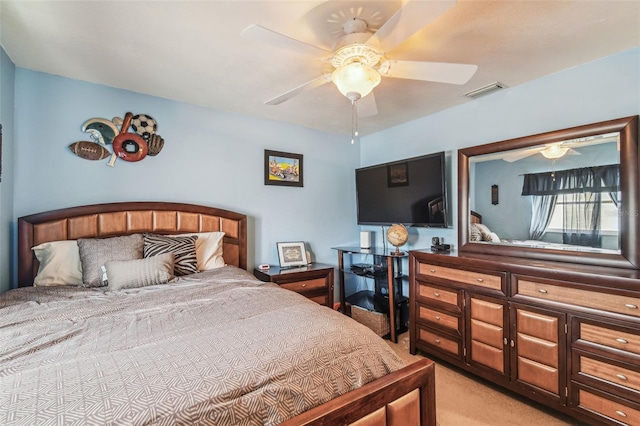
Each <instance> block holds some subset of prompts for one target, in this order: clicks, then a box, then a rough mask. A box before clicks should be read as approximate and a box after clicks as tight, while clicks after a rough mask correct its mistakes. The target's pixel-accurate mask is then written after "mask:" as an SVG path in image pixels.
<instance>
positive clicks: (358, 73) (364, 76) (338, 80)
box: [331, 62, 381, 100]
mask: <svg viewBox="0 0 640 426" xmlns="http://www.w3.org/2000/svg"><path fill="white" fill-rule="evenodd" d="M331 80H332V81H333V83H334V84H335V85H336V86H337V87H338V90H339V91H340V93H342V94H343V95H344V96H346V97H347V98H348V99H350V100H353V99H352V98H353V96H354V95H353V94H354V93H355V94H358V95H359V96H358V99H359V98H364V97H365V96H367V95H368V94H369V93H371V91H372V90H373V89H374V88H375V87H376V86H377V85H378V84H380V80H381V77H380V73H378V71H376V70H374V69H373V68H371V67H369V66H367V65H364V64H361V63H360V62H353V63H350V64H347V65H345V66H342V67H340V68H337V69H336V70H335V71H334V72H333V73H332V74H331Z"/></svg>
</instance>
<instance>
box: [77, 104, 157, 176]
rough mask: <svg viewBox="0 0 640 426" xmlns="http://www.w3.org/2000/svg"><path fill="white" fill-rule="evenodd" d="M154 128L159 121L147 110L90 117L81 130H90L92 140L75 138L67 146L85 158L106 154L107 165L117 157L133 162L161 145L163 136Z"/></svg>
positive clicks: (111, 164) (101, 156)
mask: <svg viewBox="0 0 640 426" xmlns="http://www.w3.org/2000/svg"><path fill="white" fill-rule="evenodd" d="M157 130H158V123H157V122H156V120H155V119H154V118H153V117H151V116H150V115H148V114H135V115H134V114H132V113H130V112H127V113H126V114H125V115H124V118H120V117H113V118H112V119H111V120H108V119H106V118H97V117H96V118H90V119H88V120H87V121H85V122H84V124H83V125H82V131H83V132H85V133H89V138H90V139H91V141H78V142H74V143H72V144H71V145H69V149H70V150H71V152H72V153H73V154H74V155H76V156H78V157H80V158H84V159H86V160H94V161H95V160H101V159H104V158H107V157H109V161H108V162H107V166H111V167H113V166H115V163H116V161H117V160H118V159H121V160H123V161H129V162H135V161H140V160H142V159H143V158H145V157H146V156H147V155H149V156H151V157H153V156H156V155H158V154H159V153H160V151H161V150H162V148H163V147H164V139H163V138H162V137H161V136H160V135H159V134H158V133H157ZM109 146H111V150H109V149H108V147H109Z"/></svg>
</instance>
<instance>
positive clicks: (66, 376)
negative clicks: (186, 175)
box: [0, 202, 436, 426]
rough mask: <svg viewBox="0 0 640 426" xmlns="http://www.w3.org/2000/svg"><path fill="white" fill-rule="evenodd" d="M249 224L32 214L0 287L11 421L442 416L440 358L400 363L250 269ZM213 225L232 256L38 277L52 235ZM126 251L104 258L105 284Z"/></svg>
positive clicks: (392, 421)
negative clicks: (158, 274) (91, 283)
mask: <svg viewBox="0 0 640 426" xmlns="http://www.w3.org/2000/svg"><path fill="white" fill-rule="evenodd" d="M246 225H247V218H246V216H245V215H242V214H239V213H236V212H231V211H227V210H223V209H217V208H212V207H206V206H198V205H192V204H180V203H159V202H158V203H156V202H137V203H111V204H100V205H91V206H82V207H73V208H68V209H63V210H57V211H51V212H45V213H39V214H35V215H31V216H25V217H22V218H20V219H19V220H18V286H19V288H18V289H15V290H11V291H9V292H7V293H5V294H3V295H1V296H0V309H1V310H2V315H0V348H1V349H0V423H2V424H7V425H18V424H63V423H64V424H219V425H224V424H232V425H235V424H246V425H253V424H284V425H306V424H308V425H336V424H357V425H369V424H371V425H374V424H375V425H378V424H380V425H382V424H386V425H407V426H409V425H435V424H436V416H435V382H434V381H435V377H434V365H433V362H431V361H429V360H426V359H425V360H422V361H420V362H416V363H413V364H411V365H408V366H403V365H404V364H403V363H402V361H401V360H400V359H399V358H398V357H397V355H395V354H394V353H393V351H391V350H390V348H389V346H388V345H387V343H386V342H384V341H383V340H382V339H380V338H379V337H378V336H377V335H375V334H374V333H373V332H372V331H370V330H369V329H367V328H366V327H364V326H362V325H360V324H358V323H356V322H355V321H353V320H351V319H349V318H348V317H345V316H344V315H342V314H340V313H338V312H336V311H333V310H331V309H329V308H327V307H323V306H321V305H318V304H316V303H315V302H312V301H310V300H308V299H306V298H304V297H302V296H300V295H298V294H296V293H294V292H291V291H288V290H285V289H282V288H280V287H279V286H277V285H275V284H271V283H263V282H261V281H258V280H257V279H255V278H253V276H251V275H250V274H249V273H248V272H247V271H246V268H247V226H246ZM217 232H224V237H223V238H222V239H221V241H220V243H219V244H220V245H221V247H222V248H223V250H222V252H223V255H222V256H223V258H224V259H223V261H224V262H223V265H224V266H219V267H216V268H214V269H211V270H205V271H202V272H198V273H194V274H187V275H183V276H181V277H177V278H174V279H172V280H171V281H169V282H168V283H163V284H159V285H147V286H143V287H135V286H134V287H132V288H127V287H125V288H122V289H117V288H116V289H114V290H109V288H110V287H107V289H105V287H92V288H85V287H84V286H78V285H75V286H69V285H63V286H57V285H52V286H41V285H38V286H33V283H34V278H35V277H36V276H37V275H38V271H39V267H40V265H39V264H38V260H37V259H36V257H35V256H34V252H33V251H32V250H31V248H32V247H35V246H39V245H41V244H43V243H49V242H65V241H66V242H68V241H74V240H78V241H82V240H83V239H89V240H91V241H106V239H109V238H112V237H123V236H136V238H137V235H139V234H140V233H143V234H144V233H149V234H153V235H171V236H175V235H183V234H186V235H189V234H197V235H203V234H205V233H217ZM145 243H146V240H145ZM165 255H166V254H165ZM163 256H164V255H163ZM171 256H172V257H171V259H172V260H173V259H174V258H173V254H171ZM154 259H155V257H154ZM144 261H145V262H146V260H144ZM123 262H124V261H114V262H108V263H107V265H108V266H109V268H108V269H107V270H106V272H107V273H106V274H105V276H106V275H108V276H109V286H111V285H112V284H113V283H115V282H116V281H117V280H116V278H115V277H116V276H117V275H115V273H114V274H112V272H113V271H119V272H118V273H119V274H120V273H123V272H122V271H123V269H122V268H123V265H124V264H125V263H123ZM127 262H130V261H127ZM131 262H136V261H131ZM198 262H200V259H198ZM176 265H177V260H176ZM116 266H117V268H120V269H116ZM176 267H177V266H176ZM129 273H130V271H129V270H128V269H127V270H125V275H127V274H129ZM112 281H113V282H112ZM125 282H126V280H125Z"/></svg>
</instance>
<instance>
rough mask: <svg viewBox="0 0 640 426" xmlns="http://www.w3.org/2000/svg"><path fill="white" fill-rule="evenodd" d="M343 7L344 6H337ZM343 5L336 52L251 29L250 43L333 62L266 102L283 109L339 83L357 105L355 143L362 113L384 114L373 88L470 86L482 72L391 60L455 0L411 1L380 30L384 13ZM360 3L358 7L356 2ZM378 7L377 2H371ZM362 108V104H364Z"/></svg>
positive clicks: (457, 66) (247, 34)
mask: <svg viewBox="0 0 640 426" xmlns="http://www.w3.org/2000/svg"><path fill="white" fill-rule="evenodd" d="M334 3H336V4H338V2H334ZM351 3H353V2H346V3H344V2H340V4H346V5H348V10H347V11H346V12H342V13H334V14H332V20H333V21H336V17H338V18H342V19H341V21H342V22H339V24H340V25H341V31H340V33H341V34H338V39H337V41H336V43H335V44H334V46H333V47H332V50H329V49H325V48H323V47H318V46H314V45H311V44H308V43H305V42H303V41H300V40H296V39H293V38H291V37H288V36H286V35H283V34H280V33H278V32H275V31H273V30H270V29H268V28H265V27H262V26H260V25H250V26H249V27H247V28H245V29H244V31H243V32H242V36H244V37H246V38H247V39H250V40H254V41H258V42H262V43H267V44H269V45H272V46H274V47H278V48H282V49H287V50H289V51H293V52H297V53H300V54H303V55H311V56H314V57H316V58H318V59H321V60H323V61H324V62H325V63H326V64H327V69H326V72H324V73H323V74H322V75H320V76H318V77H316V78H314V79H313V80H311V81H307V82H305V83H303V84H301V85H299V86H296V87H294V88H292V89H290V90H288V91H286V92H284V93H282V94H280V95H278V96H276V97H274V98H272V99H269V100H267V101H266V102H265V104H267V105H278V104H280V103H282V102H285V101H287V100H289V99H291V98H293V97H295V96H297V95H300V94H302V93H305V92H307V91H309V90H312V89H315V88H317V87H320V86H322V85H324V84H327V83H329V82H333V83H334V84H335V85H336V86H337V88H338V90H339V91H340V93H342V94H343V95H344V96H345V97H346V98H347V99H349V101H351V105H352V140H351V143H353V142H354V140H355V139H356V138H357V136H358V130H357V113H358V111H359V113H360V115H361V116H372V115H376V114H377V113H378V110H377V106H376V102H375V99H374V97H373V93H372V90H373V89H374V88H375V87H376V86H377V85H378V84H380V82H381V80H382V78H383V77H384V78H387V77H391V78H403V79H409V80H422V81H433V82H439V83H450V84H465V83H466V82H467V81H469V79H470V78H471V77H472V76H473V74H474V73H475V72H476V70H477V69H478V66H477V65H471V64H454V63H444V62H421V61H402V60H394V59H390V58H388V57H387V54H388V52H390V51H392V50H393V49H394V48H395V47H396V46H398V45H399V44H400V43H402V42H403V41H404V40H406V39H407V38H409V37H410V36H412V35H413V34H415V33H416V32H418V31H419V30H420V29H422V28H423V27H425V26H426V25H427V24H428V23H430V22H432V21H433V20H435V19H436V18H438V17H439V16H440V15H442V14H443V13H444V12H446V11H447V10H449V9H450V8H451V7H453V6H454V5H455V4H456V1H455V0H443V1H425V0H409V1H406V2H405V3H404V5H403V6H402V7H401V8H400V9H399V10H398V11H397V12H395V13H394V14H393V15H392V16H391V18H389V19H388V20H386V22H384V23H383V24H382V25H381V26H380V27H379V28H378V29H377V30H376V29H375V22H373V21H375V19H373V17H375V16H376V15H380V13H376V12H375V11H373V12H372V11H371V10H369V9H367V7H369V8H371V6H370V5H367V3H362V2H357V5H359V6H358V7H354V6H353V5H352V4H351ZM353 4H356V3H353ZM370 4H371V5H374V6H375V2H370ZM358 104H359V105H358Z"/></svg>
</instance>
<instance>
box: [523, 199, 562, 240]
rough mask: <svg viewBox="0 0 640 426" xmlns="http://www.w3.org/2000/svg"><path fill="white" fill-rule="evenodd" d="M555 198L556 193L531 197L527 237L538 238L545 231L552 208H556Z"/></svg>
mask: <svg viewBox="0 0 640 426" xmlns="http://www.w3.org/2000/svg"><path fill="white" fill-rule="evenodd" d="M557 198H558V196H557V195H540V196H536V197H533V200H532V209H531V225H530V226H529V239H531V240H540V239H541V238H542V236H543V235H544V234H545V232H547V228H548V227H549V222H550V221H551V215H552V214H553V209H555V208H556V200H557Z"/></svg>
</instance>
